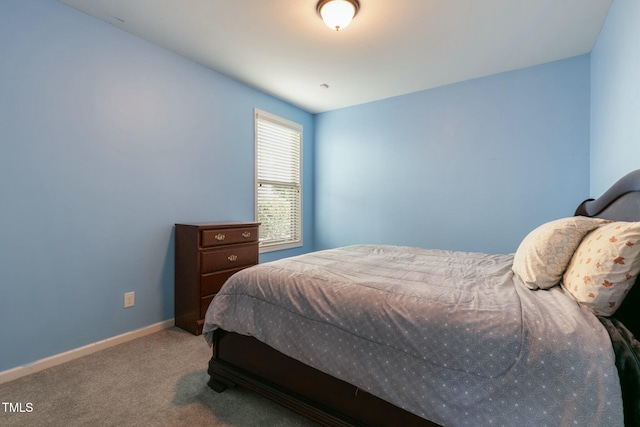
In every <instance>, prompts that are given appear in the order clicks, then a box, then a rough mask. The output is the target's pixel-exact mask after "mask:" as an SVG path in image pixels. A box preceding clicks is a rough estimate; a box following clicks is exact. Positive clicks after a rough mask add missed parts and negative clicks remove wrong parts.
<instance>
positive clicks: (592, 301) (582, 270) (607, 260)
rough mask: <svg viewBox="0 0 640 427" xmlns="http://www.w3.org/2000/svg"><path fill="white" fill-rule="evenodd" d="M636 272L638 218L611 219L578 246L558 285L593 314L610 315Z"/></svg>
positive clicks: (638, 260) (639, 240)
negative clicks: (627, 219)
mask: <svg viewBox="0 0 640 427" xmlns="http://www.w3.org/2000/svg"><path fill="white" fill-rule="evenodd" d="M639 272H640V222H623V221H618V222H613V223H610V224H606V225H603V226H601V227H599V228H598V229H596V230H594V231H592V232H591V233H589V234H588V235H587V236H586V237H585V238H584V240H583V241H582V242H581V243H580V245H579V246H578V249H577V250H576V252H575V254H574V255H573V258H572V259H571V262H570V263H569V267H567V271H566V272H565V274H564V276H563V279H562V286H563V287H564V288H565V289H566V290H567V292H569V293H570V294H571V295H573V297H574V298H575V299H576V300H577V301H578V302H579V303H581V304H583V305H585V306H586V307H588V308H590V309H591V310H592V311H593V312H594V313H595V314H597V315H601V316H611V315H612V314H613V313H615V311H616V310H617V309H618V307H619V306H620V304H622V301H623V300H624V297H625V296H626V295H627V293H628V292H629V290H630V289H631V287H632V286H633V284H634V282H635V280H636V277H637V276H638V273H639Z"/></svg>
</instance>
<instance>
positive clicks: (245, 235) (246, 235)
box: [242, 231, 251, 239]
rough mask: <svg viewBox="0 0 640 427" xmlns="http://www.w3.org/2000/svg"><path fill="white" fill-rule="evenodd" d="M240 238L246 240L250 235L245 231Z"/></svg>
mask: <svg viewBox="0 0 640 427" xmlns="http://www.w3.org/2000/svg"><path fill="white" fill-rule="evenodd" d="M242 237H244V238H245V239H248V238H249V237H251V233H249V232H248V231H245V232H244V233H242Z"/></svg>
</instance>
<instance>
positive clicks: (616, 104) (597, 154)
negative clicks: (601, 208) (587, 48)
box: [591, 0, 640, 197]
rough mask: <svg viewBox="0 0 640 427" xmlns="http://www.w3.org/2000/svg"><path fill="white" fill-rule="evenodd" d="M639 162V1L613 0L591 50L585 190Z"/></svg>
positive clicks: (595, 191)
mask: <svg viewBox="0 0 640 427" xmlns="http://www.w3.org/2000/svg"><path fill="white" fill-rule="evenodd" d="M639 168H640V1H638V0H615V1H614V2H613V4H612V6H611V9H610V11H609V15H608V16H607V20H606V21H605V24H604V26H603V28H602V31H601V32H600V36H599V38H598V42H597V43H596V46H595V47H594V49H593V52H592V53H591V195H592V197H598V196H599V195H600V194H602V192H604V191H605V190H606V189H607V188H609V186H610V185H611V184H613V183H614V182H615V181H616V180H617V179H618V178H620V177H621V176H622V175H624V174H625V173H627V172H631V171H632V170H635V169H639Z"/></svg>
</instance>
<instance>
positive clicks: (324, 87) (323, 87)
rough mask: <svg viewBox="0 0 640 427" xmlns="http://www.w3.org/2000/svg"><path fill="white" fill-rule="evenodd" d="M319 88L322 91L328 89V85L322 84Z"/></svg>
mask: <svg viewBox="0 0 640 427" xmlns="http://www.w3.org/2000/svg"><path fill="white" fill-rule="evenodd" d="M320 87H321V88H322V89H329V85H328V84H326V83H322V84H321V85H320Z"/></svg>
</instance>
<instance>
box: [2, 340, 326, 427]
mask: <svg viewBox="0 0 640 427" xmlns="http://www.w3.org/2000/svg"><path fill="white" fill-rule="evenodd" d="M210 354H211V349H210V348H209V347H208V346H207V344H206V342H205V341H204V338H202V337H200V336H198V337H196V336H194V335H191V334H189V333H188V332H184V331H182V330H181V329H178V328H170V329H167V330H163V331H161V332H157V333H154V334H151V335H148V336H145V337H142V338H139V339H136V340H133V341H129V342H127V343H124V344H120V345H118V346H115V347H112V348H109V349H106V350H103V351H100V352H97V353H94V354H91V355H88V356H85V357H82V358H80V359H76V360H73V361H71V362H67V363H65V364H62V365H59V366H56V367H53V368H50V369H47V370H44V371H41V372H38V373H35V374H33V375H29V376H27V377H23V378H20V379H17V380H14V381H11V382H8V383H5V384H0V402H9V403H14V404H15V403H21V404H22V408H27V405H26V404H27V403H30V404H31V407H32V411H31V412H22V413H12V412H10V411H8V409H9V407H8V406H7V405H0V426H3V427H9V426H20V427H22V426H29V427H31V426H34V427H35V426H65V427H67V426H193V427H197V426H229V427H233V426H237V427H245V426H246V427H252V426H278V427H280V426H282V427H289V426H291V427H293V426H300V427H303V426H315V425H316V424H314V423H312V422H311V421H308V420H306V419H304V418H302V417H300V416H298V415H297V414H295V413H292V412H290V411H289V410H287V409H285V408H282V407H280V406H279V405H277V404H275V403H273V402H271V401H269V400H267V399H264V398H263V397H261V396H258V395H257V394H255V393H253V392H251V391H248V390H245V389H242V388H240V387H236V388H233V389H229V390H226V391H225V392H223V393H216V392H214V391H213V390H211V389H210V388H209V387H208V386H207V381H208V379H209V376H208V375H207V372H206V369H207V363H208V361H209V358H210ZM5 408H6V410H5Z"/></svg>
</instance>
